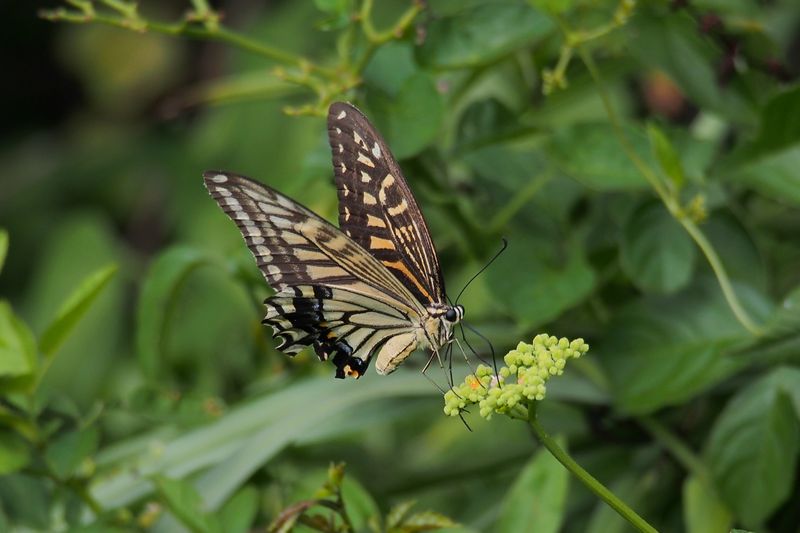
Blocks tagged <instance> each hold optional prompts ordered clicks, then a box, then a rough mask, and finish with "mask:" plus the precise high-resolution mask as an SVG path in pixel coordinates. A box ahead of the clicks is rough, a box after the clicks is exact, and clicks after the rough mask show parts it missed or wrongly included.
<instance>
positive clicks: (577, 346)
mask: <svg viewBox="0 0 800 533" xmlns="http://www.w3.org/2000/svg"><path fill="white" fill-rule="evenodd" d="M588 350H589V345H588V344H586V343H585V342H584V341H583V339H575V340H573V341H570V340H569V339H566V338H564V337H562V338H560V339H559V338H557V337H553V336H550V335H547V334H540V335H537V336H536V337H535V338H534V339H533V343H531V344H527V343H524V342H520V343H519V344H518V345H517V347H516V348H515V349H514V350H511V351H510V352H508V353H507V354H506V355H505V357H504V358H503V360H504V362H505V366H502V367H500V368H499V369H498V370H497V374H495V373H494V369H492V368H491V367H489V366H487V365H479V366H478V368H476V369H475V373H474V374H470V375H469V376H467V377H466V379H465V380H464V382H463V383H461V384H459V385H456V386H454V387H453V388H452V389H451V390H449V391H447V392H446V393H445V395H444V402H445V406H444V413H445V414H446V415H448V416H458V415H459V414H461V412H462V411H464V410H465V409H466V408H467V407H468V406H470V405H475V404H477V405H478V408H479V410H480V411H479V412H480V415H481V416H482V417H484V418H486V419H487V420H488V419H489V418H491V417H492V414H494V413H507V412H508V411H509V410H511V409H513V408H514V407H515V406H517V405H519V404H521V403H522V404H524V403H527V402H531V401H540V400H543V399H544V397H545V393H546V392H547V387H546V383H547V381H548V380H549V379H550V378H551V377H552V376H559V375H561V374H562V373H563V372H564V367H565V366H566V363H567V360H568V359H576V358H578V357H580V356H581V355H583V354H585V353H586V352H587V351H588Z"/></svg>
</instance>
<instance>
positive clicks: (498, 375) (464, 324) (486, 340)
mask: <svg viewBox="0 0 800 533" xmlns="http://www.w3.org/2000/svg"><path fill="white" fill-rule="evenodd" d="M461 324H463V326H462V328H461V335H462V336H463V337H464V342H467V338H466V335H464V327H466V328H467V329H468V330H470V331H471V332H472V333H474V334H475V335H477V336H478V337H480V338H481V340H483V342H485V343H486V345H487V346H489V351H490V352H491V354H492V368H494V375H495V376H497V379H498V380H499V379H500V374H499V370H498V369H497V356H495V353H494V345H492V341H490V340H489V339H488V338H486V336H485V335H484V334H483V333H481V332H480V331H478V330H477V329H475V328H473V327H472V326H470V325H469V324H468V323H467V322H465V321H463V320H462V321H461ZM467 346H469V343H468V342H467ZM470 350H472V351H473V353H475V350H474V349H473V348H472V346H470ZM476 357H477V354H476ZM478 359H480V357H478ZM481 361H483V359H481ZM484 363H485V364H486V362H485V361H484ZM498 383H499V381H498Z"/></svg>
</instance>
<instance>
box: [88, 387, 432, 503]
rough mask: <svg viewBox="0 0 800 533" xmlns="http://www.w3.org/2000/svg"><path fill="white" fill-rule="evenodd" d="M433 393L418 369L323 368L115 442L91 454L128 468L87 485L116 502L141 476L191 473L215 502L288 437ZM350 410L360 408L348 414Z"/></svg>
mask: <svg viewBox="0 0 800 533" xmlns="http://www.w3.org/2000/svg"><path fill="white" fill-rule="evenodd" d="M435 393H436V389H434V388H432V387H431V386H430V384H429V383H428V382H427V381H426V380H424V379H422V380H421V379H419V373H418V372H408V373H403V372H398V373H396V374H393V376H392V379H391V380H378V379H373V380H366V379H364V380H360V381H359V382H355V381H348V382H342V381H340V380H333V379H331V378H330V377H329V376H327V375H326V376H325V377H324V378H313V379H307V380H303V381H300V382H297V383H295V384H293V385H292V386H290V387H287V388H285V389H283V390H279V391H276V392H274V393H272V394H269V395H265V396H262V397H259V398H255V399H253V400H251V401H248V402H244V403H242V404H240V405H238V406H236V407H235V408H233V409H231V410H230V411H229V412H228V413H226V415H225V416H224V417H222V418H220V419H219V420H216V421H214V422H213V423H209V424H206V425H204V426H201V427H198V428H195V429H192V430H189V431H186V432H184V433H182V434H180V435H177V436H173V435H171V432H169V431H167V436H164V435H163V434H159V435H158V437H157V439H158V440H159V441H161V442H162V445H161V446H159V447H158V449H157V450H154V449H153V448H152V447H150V446H147V445H146V443H147V442H149V441H143V440H142V439H136V440H135V442H131V443H127V442H122V443H120V444H119V445H118V446H117V447H115V448H113V449H109V450H108V451H107V453H106V454H105V455H101V456H98V458H97V463H98V467H100V466H103V467H105V468H110V467H111V466H112V465H119V466H120V467H121V466H125V465H130V464H135V465H136V468H135V472H133V471H130V470H129V469H125V468H117V469H115V474H114V475H110V476H108V477H107V478H104V479H103V480H102V481H101V482H99V483H97V484H96V485H95V486H94V487H93V490H92V493H93V494H94V496H95V498H97V500H98V501H99V502H100V504H101V505H102V506H103V508H115V507H118V506H124V505H128V504H129V503H131V502H133V501H135V500H137V499H139V498H141V497H142V496H144V495H146V494H148V492H149V491H150V490H152V488H151V487H150V485H149V484H148V483H147V482H146V480H145V479H143V478H146V477H148V476H153V475H158V474H161V475H165V476H178V475H180V476H186V475H188V474H190V473H198V477H197V481H196V487H197V489H198V492H199V493H200V494H201V495H202V497H203V501H205V502H206V503H207V504H208V506H209V508H210V509H216V508H218V507H219V506H220V505H221V504H222V503H223V502H224V501H226V500H227V499H228V498H229V497H230V496H231V495H232V494H234V493H235V492H236V490H238V489H239V487H241V486H242V485H243V484H244V483H245V482H246V481H247V480H248V479H249V478H250V476H252V475H253V473H254V472H256V471H258V470H259V469H260V468H261V467H262V466H263V465H264V464H266V463H268V462H269V461H270V460H271V459H273V458H274V457H275V456H276V455H277V454H278V453H279V452H280V451H282V450H283V449H285V448H286V447H287V446H289V445H290V444H298V445H301V444H303V443H309V442H319V441H321V440H324V439H329V438H332V437H334V436H337V435H342V434H351V433H353V432H354V431H358V430H363V429H364V428H365V427H373V426H374V425H375V424H376V423H377V421H378V420H380V421H386V420H387V416H386V403H384V402H381V401H380V400H385V401H388V400H390V399H391V400H392V403H393V404H396V403H397V402H402V401H403V398H413V397H433V396H435ZM353 410H357V411H358V414H359V416H357V417H353V416H352V413H353ZM402 412H403V411H402V410H400V411H398V412H397V413H398V415H400V414H402ZM153 438H156V437H153ZM131 448H133V449H131ZM120 457H122V458H120Z"/></svg>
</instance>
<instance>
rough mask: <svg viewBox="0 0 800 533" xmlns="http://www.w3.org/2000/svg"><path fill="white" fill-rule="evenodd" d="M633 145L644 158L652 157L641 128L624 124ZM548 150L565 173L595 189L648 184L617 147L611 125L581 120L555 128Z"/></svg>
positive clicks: (636, 187) (630, 188)
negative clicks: (564, 126)
mask: <svg viewBox="0 0 800 533" xmlns="http://www.w3.org/2000/svg"><path fill="white" fill-rule="evenodd" d="M625 135H626V136H627V138H628V140H629V141H630V143H631V145H632V146H633V149H634V150H635V151H636V152H637V153H638V154H639V156H640V157H642V158H643V159H645V160H646V161H648V162H649V161H651V160H652V154H651V153H650V151H649V149H648V143H647V138H646V137H645V136H644V135H643V134H642V132H641V130H639V129H638V128H634V127H632V126H630V127H626V128H625ZM548 151H549V153H550V154H551V155H552V157H553V158H554V160H555V161H556V163H557V164H558V166H559V168H561V170H562V171H563V172H564V173H565V174H567V175H568V176H569V177H571V178H573V179H575V180H578V181H579V182H581V183H582V184H584V185H586V186H587V187H589V188H590V189H593V190H596V191H620V190H622V191H625V190H641V189H646V188H648V184H647V181H646V180H645V178H644V177H643V176H642V174H641V172H639V170H638V169H637V168H636V166H635V165H634V164H633V163H632V162H631V160H630V159H629V158H628V156H627V155H625V152H623V151H622V150H621V149H620V145H619V141H618V140H617V138H616V135H615V134H614V129H613V128H612V126H611V125H610V124H608V123H605V122H597V123H583V124H577V125H573V126H569V127H566V128H559V129H558V130H557V131H556V132H555V133H554V134H553V136H552V138H551V139H550V143H549V147H548Z"/></svg>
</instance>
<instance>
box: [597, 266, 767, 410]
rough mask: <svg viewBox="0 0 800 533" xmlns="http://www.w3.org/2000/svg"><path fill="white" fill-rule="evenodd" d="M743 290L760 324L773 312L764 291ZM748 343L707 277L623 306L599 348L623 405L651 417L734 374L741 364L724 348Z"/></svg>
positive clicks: (741, 295) (751, 310) (742, 293)
mask: <svg viewBox="0 0 800 533" xmlns="http://www.w3.org/2000/svg"><path fill="white" fill-rule="evenodd" d="M745 289H747V290H745ZM737 292H738V293H739V296H740V297H741V298H742V300H743V303H744V304H745V306H746V307H747V309H748V310H749V311H750V312H751V314H752V315H754V316H756V317H759V320H760V317H762V316H764V315H765V314H767V313H768V312H769V309H770V303H769V302H768V301H767V300H765V298H764V296H762V295H761V294H760V293H758V292H756V291H753V290H751V289H748V288H747V287H744V286H738V285H737ZM750 338H751V336H750V334H749V333H748V332H747V331H746V330H745V329H744V328H743V327H742V325H741V324H740V323H739V322H738V321H737V320H736V318H735V317H734V316H733V313H732V312H731V310H730V308H729V307H728V305H727V303H726V302H725V299H724V298H723V296H722V295H721V293H720V290H719V287H718V285H717V283H716V280H714V279H711V278H703V279H701V280H699V281H698V282H696V283H693V284H692V285H690V286H689V287H687V288H686V289H685V290H683V291H681V292H678V293H676V294H673V295H670V296H660V297H652V296H651V297H645V298H642V299H640V300H639V301H636V302H634V303H631V304H629V305H627V306H625V307H624V308H623V309H621V310H619V311H618V312H617V313H616V316H615V318H614V321H613V322H612V323H611V325H610V327H609V331H608V336H607V337H606V339H605V341H604V342H603V343H600V344H598V345H597V346H596V347H595V349H596V350H597V351H599V352H601V354H602V356H601V357H598V360H599V361H600V362H601V364H602V365H603V366H604V367H605V369H606V372H607V375H608V376H609V377H610V379H611V384H612V387H611V391H612V393H613V394H614V396H615V398H616V401H617V402H619V405H620V406H621V407H622V408H623V409H625V410H627V411H629V412H633V413H648V412H651V411H653V410H655V409H658V408H661V407H664V406H666V405H675V404H678V403H680V402H683V401H685V400H686V399H688V398H691V397H692V396H693V395H695V394H698V393H699V392H700V391H702V390H703V389H704V388H707V387H709V386H710V385H712V384H714V383H717V382H718V381H720V380H721V379H724V378H725V377H727V376H729V375H730V374H731V373H732V372H734V371H736V369H737V368H738V367H739V365H741V362H739V361H737V360H735V359H733V358H730V357H726V356H725V354H726V350H727V349H729V348H730V347H731V346H734V345H737V344H742V343H744V342H747V341H749V340H750Z"/></svg>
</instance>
